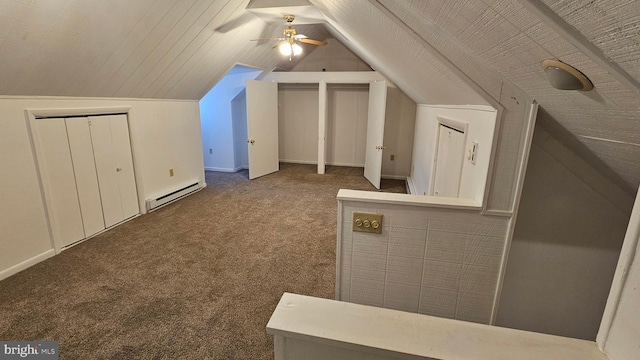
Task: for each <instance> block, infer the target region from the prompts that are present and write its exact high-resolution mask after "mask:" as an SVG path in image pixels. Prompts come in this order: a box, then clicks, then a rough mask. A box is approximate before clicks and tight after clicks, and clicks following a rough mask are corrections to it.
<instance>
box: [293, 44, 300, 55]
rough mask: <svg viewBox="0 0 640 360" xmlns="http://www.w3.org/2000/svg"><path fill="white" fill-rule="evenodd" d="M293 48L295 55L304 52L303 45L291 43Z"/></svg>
mask: <svg viewBox="0 0 640 360" xmlns="http://www.w3.org/2000/svg"><path fill="white" fill-rule="evenodd" d="M291 50H293V56H297V55H300V54H302V47H301V46H300V45H298V44H293V45H291Z"/></svg>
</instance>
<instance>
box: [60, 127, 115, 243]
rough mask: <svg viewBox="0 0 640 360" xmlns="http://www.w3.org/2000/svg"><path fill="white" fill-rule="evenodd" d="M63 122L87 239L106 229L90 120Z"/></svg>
mask: <svg viewBox="0 0 640 360" xmlns="http://www.w3.org/2000/svg"><path fill="white" fill-rule="evenodd" d="M65 123H66V125H67V135H68V136H69V149H70V150H71V159H72V161H73V169H74V174H75V179H76V188H77V191H78V202H79V204H80V212H81V213H82V224H83V227H84V237H89V236H91V235H94V234H96V233H97V232H99V231H101V230H104V228H105V224H104V218H103V216H102V205H101V200H100V188H99V187H98V174H97V173H96V163H95V161H94V158H93V145H92V142H91V133H90V130H89V121H88V119H87V118H69V119H65Z"/></svg>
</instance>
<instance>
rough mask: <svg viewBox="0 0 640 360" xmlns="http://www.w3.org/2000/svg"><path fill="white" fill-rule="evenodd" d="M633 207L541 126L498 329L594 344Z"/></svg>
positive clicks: (538, 131)
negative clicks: (518, 330) (573, 339)
mask: <svg viewBox="0 0 640 360" xmlns="http://www.w3.org/2000/svg"><path fill="white" fill-rule="evenodd" d="M625 197H626V201H621V200H620V199H625ZM632 202H633V199H632V198H631V196H629V195H627V194H626V193H624V192H623V191H622V190H621V189H619V188H618V187H617V186H616V185H615V184H614V183H613V182H611V181H610V180H608V179H607V178H605V177H604V176H602V175H600V174H599V173H598V172H597V171H596V170H595V169H594V168H592V167H591V166H590V165H588V164H587V163H586V162H585V161H584V160H582V159H581V158H579V157H578V156H576V155H575V154H574V153H573V152H571V151H570V150H569V149H568V148H566V147H564V146H563V145H562V143H560V142H559V141H558V140H557V139H556V138H554V137H553V136H551V135H550V134H549V133H548V132H547V131H546V130H545V129H544V128H542V127H540V126H536V128H535V132H534V136H533V143H532V147H531V153H530V156H529V163H528V167H527V173H526V177H525V182H524V188H523V191H522V197H521V200H520V207H519V210H518V220H517V223H516V226H515V232H514V235H513V240H512V243H511V249H510V252H509V261H508V263H507V269H506V274H505V279H504V284H503V289H502V296H501V299H500V306H499V308H498V316H497V322H496V323H497V325H499V326H506V327H511V328H516V329H522V330H528V331H536V332H543V333H547V334H554V335H561V336H568V337H574V338H580V339H586V340H595V337H596V333H597V331H598V328H599V325H600V319H601V317H602V314H603V311H604V307H605V303H606V300H607V295H608V293H609V288H610V286H611V280H612V279H613V274H614V271H615V267H616V263H617V261H618V256H619V253H620V248H621V246H622V240H623V238H624V233H625V229H626V226H627V222H628V219H629V212H628V209H629V207H630V205H631V203H632Z"/></svg>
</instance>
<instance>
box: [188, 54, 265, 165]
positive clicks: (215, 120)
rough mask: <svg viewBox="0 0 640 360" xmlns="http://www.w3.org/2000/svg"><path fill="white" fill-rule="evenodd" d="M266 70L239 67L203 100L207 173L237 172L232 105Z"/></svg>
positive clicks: (204, 151) (203, 132) (231, 71)
mask: <svg viewBox="0 0 640 360" xmlns="http://www.w3.org/2000/svg"><path fill="white" fill-rule="evenodd" d="M261 72H262V70H258V69H255V68H250V67H246V66H241V65H236V66H234V67H233V68H232V69H231V70H229V72H228V73H227V74H226V75H225V76H224V78H222V80H220V81H219V82H218V83H217V84H216V86H214V87H213V88H212V89H211V90H210V91H209V92H208V93H207V95H205V96H204V97H203V98H202V99H201V100H200V114H201V117H202V146H203V157H204V166H205V168H206V169H207V170H217V171H236V170H238V169H237V168H236V159H235V149H234V144H235V141H243V140H242V139H236V138H235V137H234V131H233V119H232V112H231V101H232V100H233V99H234V98H235V97H236V96H237V95H238V94H239V93H240V92H241V91H242V90H244V88H245V83H246V80H250V79H255V78H256V77H257V76H258V75H260V73H261Z"/></svg>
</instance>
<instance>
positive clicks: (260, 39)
mask: <svg viewBox="0 0 640 360" xmlns="http://www.w3.org/2000/svg"><path fill="white" fill-rule="evenodd" d="M265 40H277V41H284V40H285V38H257V39H251V40H250V41H265Z"/></svg>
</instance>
